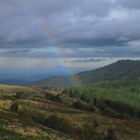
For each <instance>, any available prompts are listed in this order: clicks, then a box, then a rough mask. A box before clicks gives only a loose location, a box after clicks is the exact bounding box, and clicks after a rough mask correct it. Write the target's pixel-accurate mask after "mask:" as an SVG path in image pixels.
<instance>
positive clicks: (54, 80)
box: [34, 60, 140, 87]
mask: <svg viewBox="0 0 140 140" xmlns="http://www.w3.org/2000/svg"><path fill="white" fill-rule="evenodd" d="M139 78H140V60H119V61H117V62H115V63H112V64H109V65H106V66H104V67H101V68H98V69H95V70H90V71H84V72H80V73H77V74H75V75H69V76H52V77H50V78H46V79H43V80H40V81H38V82H36V83H34V84H35V85H39V86H56V87H57V86H58V87H59V86H60V87H61V86H72V85H74V84H80V85H81V84H92V83H95V82H100V81H115V80H139Z"/></svg>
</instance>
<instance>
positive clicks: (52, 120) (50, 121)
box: [45, 114, 72, 133]
mask: <svg viewBox="0 0 140 140" xmlns="http://www.w3.org/2000/svg"><path fill="white" fill-rule="evenodd" d="M45 124H46V126H48V127H50V128H53V129H55V130H58V131H62V132H66V133H71V130H72V129H71V126H70V124H69V122H68V121H66V120H65V119H64V118H61V117H59V116H57V115H56V114H54V115H51V116H49V117H48V118H46V119H45Z"/></svg>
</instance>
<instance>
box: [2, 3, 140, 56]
mask: <svg viewBox="0 0 140 140" xmlns="http://www.w3.org/2000/svg"><path fill="white" fill-rule="evenodd" d="M139 25H140V1H139V0H133V1H132V0H114V1H112V0H94V1H93V0H83V1H81V0H61V1H58V0H51V1H50V0H30V1H29V0H20V1H18V0H4V1H0V48H1V50H0V51H1V52H0V54H1V55H2V56H6V57H8V56H17V57H20V56H22V57H24V56H25V57H39V58H40V57H42V58H46V57H47V58H51V57H52V58H56V57H59V55H58V54H57V53H58V52H51V51H49V50H47V49H45V50H44V48H50V47H53V46H54V47H59V48H60V50H61V49H62V50H63V52H62V51H61V52H60V53H62V55H61V56H62V57H87V56H91V57H93V56H97V57H98V56H105V57H106V56H107V57H117V56H118V57H119V56H134V57H135V56H138V53H139V52H140V49H139V47H138V46H140V42H139V41H138V40H139V39H140V32H139V31H140V26H139ZM135 41H137V42H138V43H137V44H136V43H135ZM130 42H131V45H130ZM133 45H135V48H133ZM38 48H39V49H40V50H43V51H37V49H38ZM87 48H88V49H87Z"/></svg>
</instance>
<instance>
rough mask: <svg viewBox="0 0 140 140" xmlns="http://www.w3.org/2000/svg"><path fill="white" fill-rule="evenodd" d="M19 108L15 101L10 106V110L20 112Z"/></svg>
mask: <svg viewBox="0 0 140 140" xmlns="http://www.w3.org/2000/svg"><path fill="white" fill-rule="evenodd" d="M18 109H19V105H18V103H13V104H12V105H11V107H10V110H11V111H13V112H18Z"/></svg>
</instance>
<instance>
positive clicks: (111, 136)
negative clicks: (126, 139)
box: [105, 128, 118, 140]
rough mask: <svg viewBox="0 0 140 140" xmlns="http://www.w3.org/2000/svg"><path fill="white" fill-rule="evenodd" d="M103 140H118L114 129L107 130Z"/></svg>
mask: <svg viewBox="0 0 140 140" xmlns="http://www.w3.org/2000/svg"><path fill="white" fill-rule="evenodd" d="M105 140H118V136H117V132H116V130H114V129H112V128H111V129H109V130H108V132H107V137H106V138H105Z"/></svg>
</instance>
